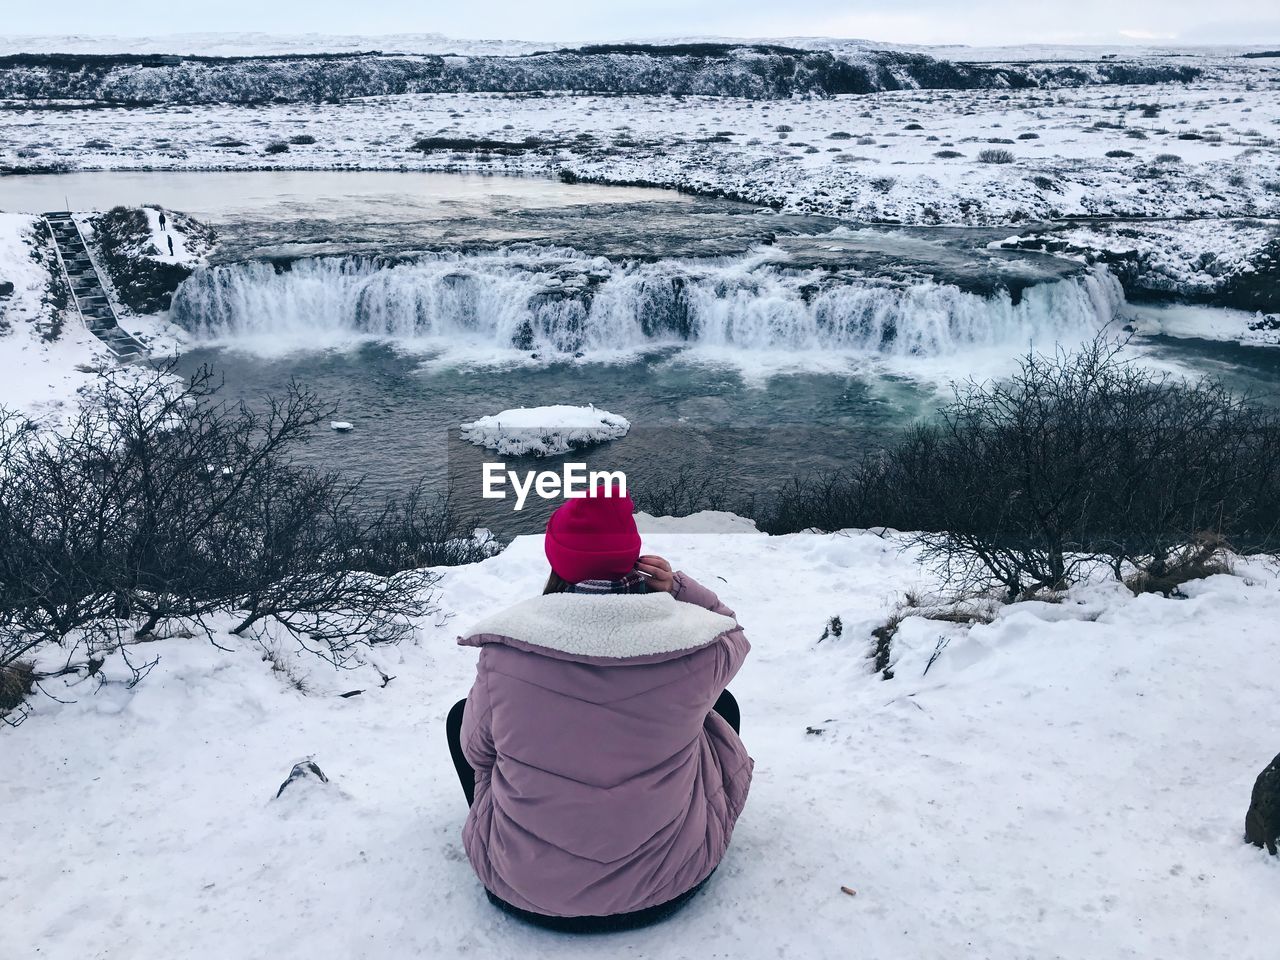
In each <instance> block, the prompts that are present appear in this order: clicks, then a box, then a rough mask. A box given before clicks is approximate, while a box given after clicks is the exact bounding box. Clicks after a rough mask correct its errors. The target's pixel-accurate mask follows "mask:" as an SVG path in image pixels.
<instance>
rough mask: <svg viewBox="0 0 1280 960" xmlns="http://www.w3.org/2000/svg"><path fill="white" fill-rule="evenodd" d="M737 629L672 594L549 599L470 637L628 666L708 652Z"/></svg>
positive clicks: (496, 619)
mask: <svg viewBox="0 0 1280 960" xmlns="http://www.w3.org/2000/svg"><path fill="white" fill-rule="evenodd" d="M735 626H737V623H736V622H735V621H734V620H733V619H732V618H731V617H725V616H721V615H720V614H718V613H713V612H712V611H710V610H707V609H705V608H703V607H699V606H697V605H696V604H692V603H681V602H680V601H678V600H676V599H675V598H674V597H672V596H671V594H669V593H647V594H601V595H597V594H582V593H549V594H545V595H543V596H540V597H531V598H530V599H528V600H524V601H522V602H520V603H517V604H516V605H515V606H512V607H508V608H507V609H506V610H503V611H501V612H500V613H495V614H493V615H492V616H490V617H486V618H485V619H483V620H481V621H480V622H479V623H477V624H476V625H475V626H474V627H473V628H472V629H471V631H470V634H469V636H471V637H475V636H479V635H484V634H488V635H492V636H500V637H509V638H511V639H512V640H519V641H520V642H522V643H527V644H530V645H531V646H537V647H546V648H547V649H550V650H555V651H558V652H560V653H567V654H570V655H573V656H583V657H606V658H609V659H614V660H623V659H628V658H631V657H644V656H652V655H655V654H662V653H674V652H677V651H681V650H693V649H695V648H697V647H702V646H706V645H707V644H708V643H710V642H711V641H712V640H714V639H715V638H716V637H718V636H720V634H722V633H725V632H726V631H729V630H732V629H733V628H734V627H735Z"/></svg>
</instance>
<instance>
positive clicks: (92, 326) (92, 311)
mask: <svg viewBox="0 0 1280 960" xmlns="http://www.w3.org/2000/svg"><path fill="white" fill-rule="evenodd" d="M44 222H45V223H46V224H47V225H48V227H49V234H50V236H52V237H53V242H54V246H55V247H56V248H57V251H58V264H59V266H61V267H62V272H63V274H64V276H65V277H66V279H67V285H68V286H69V287H70V289H71V299H72V302H73V303H75V306H76V311H77V312H78V313H79V314H80V316H81V318H83V320H84V325H85V326H86V327H88V329H89V332H90V333H92V334H93V335H94V336H95V337H97V338H98V339H99V340H101V341H102V342H103V343H105V344H106V345H107V348H108V349H109V350H110V351H111V352H112V353H114V354H115V355H116V356H117V357H118V358H120V359H121V360H141V359H144V358H145V357H146V356H147V349H146V347H144V346H143V345H142V344H141V343H139V342H138V341H137V340H136V339H135V338H134V337H133V336H131V335H130V334H129V333H127V332H126V331H125V330H123V329H121V327H120V323H119V321H118V320H117V318H116V312H115V309H114V308H113V307H112V306H111V300H110V298H109V297H108V296H107V291H106V289H105V288H104V287H103V285H102V278H101V277H99V276H98V270H97V268H96V267H95V266H94V265H93V261H92V260H90V259H89V248H88V247H87V246H85V242H84V236H83V235H82V234H81V233H80V227H79V226H78V225H77V224H76V222H75V220H74V219H73V218H72V216H71V214H70V213H69V212H66V211H62V212H54V213H46V214H45V215H44Z"/></svg>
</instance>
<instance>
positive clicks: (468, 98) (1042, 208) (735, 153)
mask: <svg viewBox="0 0 1280 960" xmlns="http://www.w3.org/2000/svg"><path fill="white" fill-rule="evenodd" d="M1242 63H1243V64H1248V66H1240V64H1242ZM1272 63H1273V62H1272V61H1268V60H1258V61H1236V62H1235V63H1234V64H1233V65H1231V72H1229V73H1227V74H1225V75H1222V76H1212V77H1208V78H1206V79H1202V80H1198V81H1195V82H1191V83H1187V84H1160V85H1154V86H1084V87H1077V88H1070V89H1057V90H1053V89H1049V90H1025V91H999V90H990V91H968V90H965V91H946V90H924V91H922V90H902V91H894V92H886V93H876V94H867V95H861V96H838V97H831V98H827V99H793V100H785V101H754V100H743V99H735V98H730V97H692V96H691V97H678V98H677V97H667V96H653V97H650V96H591V95H580V96H574V95H566V94H548V95H541V94H533V95H513V94H426V95H404V96H389V97H370V98H365V99H358V100H351V101H346V102H342V103H307V104H277V105H270V104H268V105H261V106H256V107H253V108H252V109H246V108H235V107H228V106H205V107H200V106H172V105H171V106H161V107H148V108H134V109H125V108H110V109H87V110H67V111H58V110H31V109H13V110H8V111H5V112H4V113H3V114H2V115H0V129H2V130H3V131H4V133H5V136H4V137H3V138H2V139H0V167H10V168H13V169H36V170H39V169H58V170H63V169H66V170H71V169H74V170H87V169H153V170H193V169H251V168H252V169H276V168H280V169H283V168H306V169H320V168H328V169H355V168H359V169H434V170H468V171H495V172H508V173H520V174H528V175H535V176H556V175H564V176H570V175H572V176H577V177H581V178H584V179H595V180H600V181H604V182H610V183H643V184H657V185H661V186H668V187H677V188H680V189H685V190H693V191H696V192H703V193H718V194H723V195H729V196H735V197H740V198H742V199H745V200H748V201H750V202H754V203H758V204H768V205H773V206H777V207H780V208H782V209H785V210H793V211H807V212H815V213H823V214H831V215H835V216H840V217H844V218H849V219H857V220H877V221H880V220H885V221H901V222H907V223H997V222H999V223H1007V222H1013V223H1017V222H1025V221H1029V220H1034V219H1041V218H1056V217H1069V216H1084V215H1088V216H1102V215H1110V216H1142V217H1168V216H1200V217H1219V216H1276V215H1280V173H1278V171H1277V166H1278V158H1280V146H1277V138H1278V137H1280V97H1277V96H1276V88H1277V81H1280V69H1278V68H1277V67H1275V66H1270V64H1272ZM298 137H302V138H308V137H311V138H314V142H313V143H300V144H299V143H291V142H287V141H289V140H290V139H291V138H298ZM424 137H425V138H439V142H441V143H443V144H444V145H443V146H441V147H439V148H437V149H433V150H432V151H431V152H425V153H424V152H422V151H420V150H414V149H413V145H414V143H415V142H417V141H419V140H420V139H421V138H424ZM468 141H471V143H468ZM483 141H489V146H488V147H485V146H484V145H483V143H482V142H483ZM281 143H285V144H286V145H287V150H285V151H283V152H278V153H267V152H266V148H267V147H268V146H269V145H271V144H281ZM502 144H505V145H506V146H501V145H502ZM499 147H501V149H499ZM276 149H279V148H278V147H277V148H276ZM991 150H994V151H1007V152H1008V154H1009V158H1008V159H1009V162H989V160H988V161H984V160H983V152H984V151H991ZM988 157H990V155H988ZM1003 159H1005V158H1004V157H1003V156H1000V155H998V154H997V155H996V160H997V161H999V160H1003Z"/></svg>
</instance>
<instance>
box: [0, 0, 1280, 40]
mask: <svg viewBox="0 0 1280 960" xmlns="http://www.w3.org/2000/svg"><path fill="white" fill-rule="evenodd" d="M0 7H3V8H4V14H3V17H2V18H0V31H2V32H3V33H4V34H10V35H13V34H113V35H117V36H144V35H150V36H155V35H158V34H169V33H190V32H203V31H235V32H243V31H254V32H256V31H262V32H267V33H289V34H298V33H333V34H363V35H372V34H392V33H441V34H445V35H447V36H450V37H458V38H466V39H524V40H564V41H577V40H582V41H594V40H609V39H614V40H616V39H634V38H641V37H645V38H658V37H672V36H690V35H716V36H727V37H770V36H772V37H781V36H832V37H848V38H862V39H870V40H881V41H887V42H893V41H897V42H902V43H929V44H935V43H966V44H973V45H981V44H1008V43H1151V42H1155V43H1186V44H1199V43H1250V44H1257V43H1274V42H1280V4H1278V3H1277V2H1276V0H1265V2H1263V0H1199V2H1189V0H1070V2H1060V0H1047V2H1046V0H1041V2H1033V0H962V2H944V0H932V2H930V0H905V2H902V0H900V2H890V0H643V2H641V0H585V2H584V0H469V2H458V0H450V2H447V3H443V2H439V0H426V2H423V0H358V2H357V0H265V2H264V0H60V2H58V3H50V2H37V0H0Z"/></svg>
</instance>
